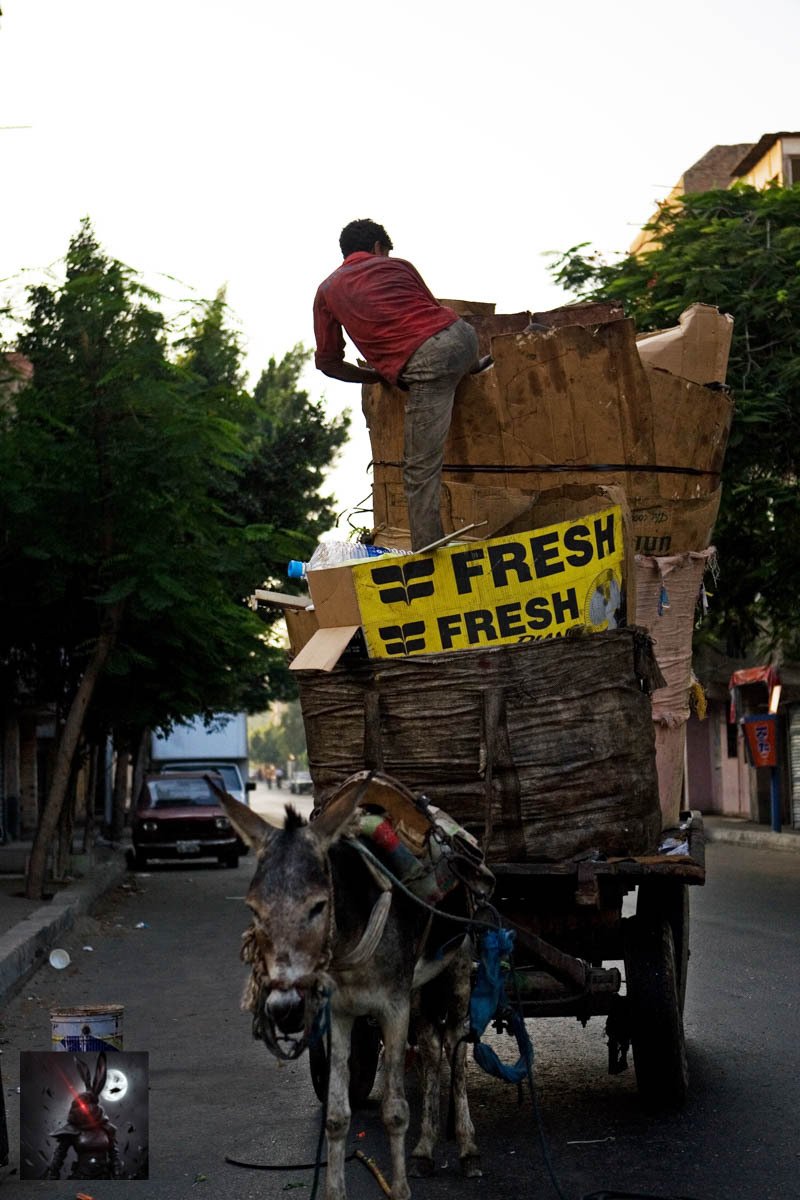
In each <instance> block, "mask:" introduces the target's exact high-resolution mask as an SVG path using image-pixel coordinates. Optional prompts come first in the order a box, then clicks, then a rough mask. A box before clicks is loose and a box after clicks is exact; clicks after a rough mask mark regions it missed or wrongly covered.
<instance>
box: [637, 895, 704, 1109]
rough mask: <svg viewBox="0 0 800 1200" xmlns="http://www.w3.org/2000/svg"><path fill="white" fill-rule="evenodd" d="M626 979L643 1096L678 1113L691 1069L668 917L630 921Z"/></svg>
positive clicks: (647, 1102) (647, 1101)
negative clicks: (687, 1057)
mask: <svg viewBox="0 0 800 1200" xmlns="http://www.w3.org/2000/svg"><path fill="white" fill-rule="evenodd" d="M625 978H626V983H627V996H628V1013H629V1020H630V1034H631V1046H632V1048H633V1064H634V1067H635V1069H636V1084H637V1087H638V1089H639V1095H640V1096H641V1097H642V1100H643V1101H644V1102H645V1103H646V1104H647V1105H648V1106H649V1107H652V1108H679V1107H680V1106H681V1105H683V1104H684V1103H685V1101H686V1097H687V1094H688V1090H689V1068H688V1063H687V1061H686V1040H685V1036H684V1031H683V1014H682V1012H681V1008H680V1003H679V999H678V984H677V971H676V965H675V946H674V942H673V938H672V927H671V926H670V923H669V921H668V920H667V919H666V918H665V917H660V918H659V917H656V918H652V919H650V918H648V919H646V918H645V917H644V916H643V915H640V914H638V913H637V915H636V916H635V917H630V918H629V919H628V920H627V921H626V922H625Z"/></svg>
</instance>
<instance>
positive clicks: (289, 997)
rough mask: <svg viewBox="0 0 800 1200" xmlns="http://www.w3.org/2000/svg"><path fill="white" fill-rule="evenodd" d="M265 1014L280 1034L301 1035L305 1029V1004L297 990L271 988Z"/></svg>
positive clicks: (303, 998)
mask: <svg viewBox="0 0 800 1200" xmlns="http://www.w3.org/2000/svg"><path fill="white" fill-rule="evenodd" d="M267 1013H268V1014H269V1017H270V1020H271V1021H272V1023H273V1024H274V1025H275V1028H276V1029H279V1030H280V1032H281V1033H286V1034H291V1033H302V1032H303V1030H304V1029H305V1020H306V1002H305V997H304V996H302V995H301V993H300V992H298V990H297V988H288V989H286V990H283V989H280V988H273V989H272V991H271V992H270V993H269V995H268V996H267Z"/></svg>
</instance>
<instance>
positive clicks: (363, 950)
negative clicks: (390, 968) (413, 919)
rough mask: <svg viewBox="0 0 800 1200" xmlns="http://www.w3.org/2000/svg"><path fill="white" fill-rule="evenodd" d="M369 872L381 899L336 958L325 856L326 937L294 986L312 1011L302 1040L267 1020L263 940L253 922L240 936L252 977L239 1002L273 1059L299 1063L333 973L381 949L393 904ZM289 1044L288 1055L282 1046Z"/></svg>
mask: <svg viewBox="0 0 800 1200" xmlns="http://www.w3.org/2000/svg"><path fill="white" fill-rule="evenodd" d="M368 865H369V866H370V871H371V874H372V876H373V878H374V879H375V881H376V882H377V883H378V885H379V887H380V888H381V891H380V894H379V895H378V898H377V899H376V901H375V903H374V904H373V906H372V911H371V912H370V915H369V918H368V920H367V924H366V926H365V927H364V931H363V933H362V934H361V937H360V938H359V940H358V942H357V943H356V945H355V946H353V948H352V949H350V950H348V951H347V952H346V953H344V954H341V955H338V956H336V957H334V945H335V942H336V934H337V929H336V916H335V896H334V889H333V878H332V875H331V866H330V859H329V856H328V855H327V854H326V855H325V867H324V869H325V875H326V880H327V885H328V932H327V935H326V937H325V941H324V942H323V945H322V950H321V952H320V955H319V958H318V959H317V962H316V964H315V966H314V967H313V969H312V970H311V971H310V972H309V974H308V975H306V976H304V977H303V978H301V979H298V980H297V981H296V983H295V987H296V988H297V990H298V991H300V992H301V993H302V994H303V997H304V999H305V1002H306V1011H307V1012H310V1011H313V1012H314V1018H313V1020H312V1021H311V1022H310V1023H309V1022H308V1021H306V1024H305V1028H304V1030H303V1035H302V1037H301V1038H294V1037H292V1038H289V1037H288V1035H284V1034H281V1033H279V1032H278V1030H277V1029H276V1026H275V1022H274V1021H273V1019H272V1018H271V1017H270V1015H269V1009H268V1007H267V997H268V995H269V993H270V992H271V991H273V990H274V985H273V983H272V982H271V980H270V979H269V977H268V975H267V971H266V966H265V960H266V955H265V947H264V946H263V944H262V943H263V941H264V939H265V938H266V934H264V933H263V932H262V931H261V930H260V929H259V928H258V926H257V925H256V924H255V922H254V923H253V924H252V925H250V927H249V928H248V929H246V930H245V932H244V933H243V934H242V945H241V949H240V952H239V956H240V958H241V960H242V962H245V963H248V964H249V965H250V968H251V970H250V978H249V980H248V982H247V986H246V988H245V992H244V996H243V998H242V1008H243V1009H245V1010H246V1011H248V1012H250V1013H252V1016H253V1024H252V1028H253V1037H254V1038H256V1040H257V1041H261V1042H263V1043H264V1045H265V1046H266V1047H267V1049H268V1050H269V1051H270V1052H271V1053H272V1054H274V1055H275V1057H276V1058H280V1059H284V1060H291V1059H295V1058H299V1057H300V1055H301V1054H302V1053H303V1052H304V1051H305V1049H306V1048H307V1047H308V1046H309V1045H310V1044H312V1043H313V1042H315V1041H316V1040H317V1038H319V1037H320V1036H321V1034H322V1031H323V1026H324V1022H325V1019H326V1016H327V1012H328V1001H329V998H330V995H331V990H332V987H331V982H332V981H331V978H330V976H331V974H338V973H339V972H341V971H353V970H356V969H358V968H359V967H363V966H364V965H365V964H366V963H368V962H369V960H370V959H371V958H372V956H373V955H374V954H375V952H376V950H377V949H378V946H379V945H380V941H381V938H382V936H383V931H384V929H385V927H386V921H387V919H388V916H389V910H390V908H391V905H392V885H391V884H390V883H389V881H388V879H386V877H385V876H383V875H381V874H380V873H379V872H378V871H377V870H376V869H375V868H374V867H372V865H371V864H368ZM284 1041H286V1042H289V1041H290V1042H291V1048H290V1049H289V1050H288V1051H287V1050H286V1049H285V1048H284V1046H283V1045H282V1043H283V1042H284Z"/></svg>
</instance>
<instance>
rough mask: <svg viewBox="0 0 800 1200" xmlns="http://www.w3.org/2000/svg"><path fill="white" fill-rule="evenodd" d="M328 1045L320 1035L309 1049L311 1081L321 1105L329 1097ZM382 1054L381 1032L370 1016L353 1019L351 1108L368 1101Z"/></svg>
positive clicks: (360, 1106) (349, 1091)
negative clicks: (326, 1052) (326, 1053)
mask: <svg viewBox="0 0 800 1200" xmlns="http://www.w3.org/2000/svg"><path fill="white" fill-rule="evenodd" d="M325 1051H326V1045H325V1039H324V1038H318V1039H317V1041H316V1042H314V1044H313V1045H312V1046H309V1048H308V1059H309V1066H310V1067H311V1083H312V1085H313V1088H314V1092H315V1093H316V1097H317V1099H318V1100H319V1102H320V1104H324V1103H325V1101H326V1100H327V1099H328V1060H327V1058H326V1056H325ZM380 1053H381V1031H380V1029H379V1028H378V1026H377V1025H376V1024H374V1023H373V1022H372V1021H371V1020H370V1018H369V1017H356V1019H355V1021H354V1022H353V1032H352V1033H351V1035H350V1058H349V1059H348V1065H349V1067H350V1087H349V1089H348V1095H349V1097H350V1108H351V1110H355V1109H357V1108H363V1107H364V1105H365V1104H366V1102H367V1100H368V1098H369V1094H370V1092H371V1091H372V1086H373V1084H374V1083H375V1075H376V1074H377V1071H378V1059H379V1058H380Z"/></svg>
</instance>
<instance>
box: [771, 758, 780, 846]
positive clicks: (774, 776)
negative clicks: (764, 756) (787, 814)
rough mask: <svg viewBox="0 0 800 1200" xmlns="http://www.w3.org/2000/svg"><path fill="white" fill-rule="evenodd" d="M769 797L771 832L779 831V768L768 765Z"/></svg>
mask: <svg viewBox="0 0 800 1200" xmlns="http://www.w3.org/2000/svg"><path fill="white" fill-rule="evenodd" d="M769 799H770V806H771V809H772V832H773V833H780V831H781V768H780V766H777V767H770V777H769Z"/></svg>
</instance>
